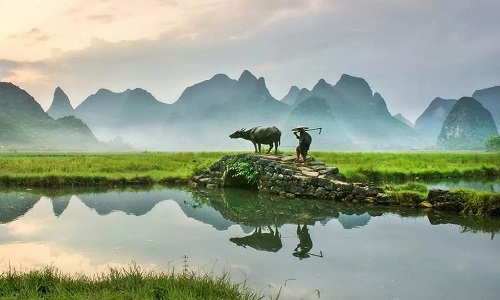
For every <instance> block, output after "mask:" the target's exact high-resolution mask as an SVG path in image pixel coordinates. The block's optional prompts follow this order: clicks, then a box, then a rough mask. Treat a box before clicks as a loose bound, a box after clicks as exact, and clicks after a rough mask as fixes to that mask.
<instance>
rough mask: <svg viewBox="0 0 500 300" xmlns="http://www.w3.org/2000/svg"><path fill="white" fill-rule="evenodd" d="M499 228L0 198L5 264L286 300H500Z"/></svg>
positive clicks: (277, 205) (201, 196)
mask: <svg viewBox="0 0 500 300" xmlns="http://www.w3.org/2000/svg"><path fill="white" fill-rule="evenodd" d="M499 230H500V220H498V219H492V218H471V217H468V218H464V217H458V216H456V215H446V214H436V213H430V212H429V213H427V212H425V211H422V210H389V209H388V208H386V207H367V206H359V205H357V206H347V205H341V204H338V203H337V204H335V203H325V202H315V201H311V200H288V199H281V198H276V197H270V196H262V195H258V194H255V193H251V192H244V191H226V192H219V191H217V192H211V193H206V192H205V193H201V192H196V191H190V190H178V189H153V190H149V191H141V190H125V191H108V192H98V191H88V190H87V191H86V190H79V191H78V190H74V191H64V190H49V191H34V190H33V191H27V190H26V191H22V192H19V191H7V190H4V191H0V269H3V270H5V269H7V268H8V267H9V265H10V266H13V267H16V268H24V269H30V268H33V267H42V266H46V265H50V264H52V265H54V266H57V267H59V268H60V269H62V270H63V271H65V272H70V273H75V272H85V273H89V274H93V273H96V272H101V271H107V270H108V268H109V266H129V265H130V264H131V263H133V262H135V263H137V264H139V265H140V266H144V267H151V268H157V269H161V270H165V271H169V270H170V271H171V270H172V269H175V270H177V271H180V270H182V268H183V265H184V264H187V266H188V268H189V269H191V270H195V271H198V272H201V273H209V272H216V273H221V272H224V271H227V272H230V274H231V278H232V280H234V281H237V282H242V281H244V280H246V281H247V282H248V285H249V286H250V287H252V288H253V289H255V290H258V291H262V292H263V293H265V294H267V295H273V296H276V295H277V293H278V291H279V289H280V287H281V295H280V299H318V298H319V299H498V295H499V294H500V284H499V282H500V239H499V238H498V236H497V235H496V233H497V232H498V231H499ZM183 256H187V258H186V259H185V260H186V262H184V261H183V260H184V259H183ZM318 296H320V297H318Z"/></svg>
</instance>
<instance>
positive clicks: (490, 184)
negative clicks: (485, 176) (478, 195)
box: [426, 179, 500, 192]
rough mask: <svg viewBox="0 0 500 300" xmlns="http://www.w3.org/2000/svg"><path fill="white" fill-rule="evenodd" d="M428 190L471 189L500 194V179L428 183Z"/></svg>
mask: <svg viewBox="0 0 500 300" xmlns="http://www.w3.org/2000/svg"><path fill="white" fill-rule="evenodd" d="M426 184H427V186H428V188H429V189H431V188H437V189H441V190H451V189H471V190H479V191H488V192H500V179H497V180H487V181H482V182H481V181H467V180H454V181H453V180H449V181H442V180H439V181H436V182H428V183H426Z"/></svg>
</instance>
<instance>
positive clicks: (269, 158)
mask: <svg viewBox="0 0 500 300" xmlns="http://www.w3.org/2000/svg"><path fill="white" fill-rule="evenodd" d="M235 166H236V167H235ZM238 166H239V167H240V169H241V168H244V171H246V172H247V174H254V175H255V180H254V181H252V180H249V179H248V177H245V176H244V175H241V173H245V172H238V171H237V170H238ZM252 172H253V173H252ZM189 184H190V186H191V187H206V188H209V189H219V188H224V187H238V188H254V189H258V190H259V191H260V192H267V193H273V194H279V195H281V196H284V197H289V198H295V197H302V198H316V199H327V200H337V201H349V202H370V203H377V204H389V203H390V199H389V196H388V195H387V194H385V193H384V192H383V191H382V189H380V188H378V187H375V186H370V185H366V184H362V183H348V182H346V178H345V176H344V175H342V174H340V173H339V169H338V168H337V167H330V166H326V165H325V163H323V162H321V161H317V160H315V159H314V158H312V157H311V158H310V159H308V163H307V164H303V163H296V162H295V157H293V156H284V155H250V154H239V155H234V156H224V157H223V158H222V159H221V160H219V161H217V162H215V163H214V164H213V165H212V166H210V168H209V169H208V170H203V171H200V172H199V173H197V174H196V175H195V176H193V177H192V178H191V180H190V182H189Z"/></svg>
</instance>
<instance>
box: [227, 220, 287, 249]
mask: <svg viewBox="0 0 500 300" xmlns="http://www.w3.org/2000/svg"><path fill="white" fill-rule="evenodd" d="M267 229H268V232H265V231H264V232H262V226H259V227H257V228H255V230H254V232H253V233H252V234H250V235H247V236H244V237H233V238H230V239H229V240H230V241H231V242H233V243H235V244H236V245H238V246H242V247H244V248H246V246H249V247H252V248H254V249H256V250H259V251H269V252H278V250H280V249H281V248H282V247H283V244H282V243H281V235H280V233H279V231H278V228H277V227H275V228H274V230H273V229H272V228H271V227H270V226H267Z"/></svg>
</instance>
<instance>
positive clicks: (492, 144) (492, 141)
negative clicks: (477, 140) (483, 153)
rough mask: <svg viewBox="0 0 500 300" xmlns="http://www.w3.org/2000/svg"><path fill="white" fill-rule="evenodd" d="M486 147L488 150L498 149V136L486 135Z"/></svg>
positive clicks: (499, 148)
mask: <svg viewBox="0 0 500 300" xmlns="http://www.w3.org/2000/svg"><path fill="white" fill-rule="evenodd" d="M486 149H487V150H488V151H500V136H490V137H487V138H486Z"/></svg>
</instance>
